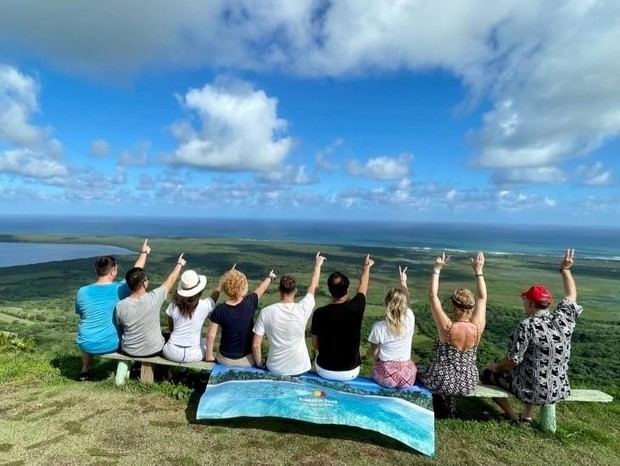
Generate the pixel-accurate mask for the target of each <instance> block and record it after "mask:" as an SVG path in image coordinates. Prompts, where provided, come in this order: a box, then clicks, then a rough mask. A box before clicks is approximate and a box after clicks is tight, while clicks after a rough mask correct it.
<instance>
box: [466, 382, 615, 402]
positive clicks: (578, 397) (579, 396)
mask: <svg viewBox="0 0 620 466" xmlns="http://www.w3.org/2000/svg"><path fill="white" fill-rule="evenodd" d="M570 392H571V393H570V396H569V397H568V398H567V399H566V400H562V401H590V402H598V403H610V402H611V401H613V399H614V398H613V397H612V396H611V395H608V394H607V393H605V392H601V391H600V390H590V389H587V388H571V391H570ZM467 396H471V397H476V398H510V397H512V396H513V395H512V393H510V392H508V391H506V390H504V389H502V388H499V387H496V386H493V385H478V386H477V387H476V389H475V390H474V392H473V393H471V394H469V395H467Z"/></svg>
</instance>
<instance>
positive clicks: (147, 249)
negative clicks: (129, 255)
mask: <svg viewBox="0 0 620 466" xmlns="http://www.w3.org/2000/svg"><path fill="white" fill-rule="evenodd" d="M140 252H143V253H145V254H146V255H147V256H148V255H149V254H150V253H151V247H150V246H149V240H148V238H147V239H145V240H144V243H142V248H141V249H140Z"/></svg>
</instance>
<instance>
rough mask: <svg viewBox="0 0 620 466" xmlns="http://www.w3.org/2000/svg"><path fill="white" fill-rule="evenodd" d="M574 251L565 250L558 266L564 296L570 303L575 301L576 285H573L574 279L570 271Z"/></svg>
mask: <svg viewBox="0 0 620 466" xmlns="http://www.w3.org/2000/svg"><path fill="white" fill-rule="evenodd" d="M574 258H575V250H574V249H567V250H566V253H565V254H564V259H562V263H561V264H560V273H561V274H562V282H563V283H564V296H565V297H566V299H570V300H571V301H577V285H575V279H574V278H573V274H572V272H571V271H570V269H571V267H572V266H573V264H574V263H575V260H574Z"/></svg>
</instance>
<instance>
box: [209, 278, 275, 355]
mask: <svg viewBox="0 0 620 466" xmlns="http://www.w3.org/2000/svg"><path fill="white" fill-rule="evenodd" d="M275 278H276V274H275V273H273V270H272V271H270V272H269V275H268V276H267V277H266V278H265V279H264V280H263V281H262V282H261V284H260V285H259V286H258V288H256V290H254V292H252V293H249V294H248V280H247V278H246V276H245V275H244V274H243V273H241V272H239V271H238V270H236V269H235V268H234V266H233V268H232V269H231V270H229V271H228V272H227V273H226V274H225V275H224V278H223V281H222V290H223V291H224V293H226V295H227V296H228V299H227V300H226V301H225V302H223V303H221V304H218V305H217V306H216V307H215V309H214V310H213V312H212V313H211V316H210V317H209V320H210V321H211V323H210V324H209V329H208V330H207V352H206V353H207V354H206V358H205V359H206V360H207V361H214V360H217V362H219V363H220V364H224V365H227V366H238V367H239V366H240V367H251V366H253V365H254V358H253V357H252V336H253V333H252V328H253V326H254V314H255V312H256V310H257V309H258V300H259V299H260V298H261V297H262V296H263V294H264V293H265V291H267V288H269V285H270V284H271V282H272V281H273V280H275ZM219 327H222V335H221V338H220V348H219V354H218V355H217V358H215V357H214V355H213V346H214V344H215V336H216V335H217V330H218V328H219Z"/></svg>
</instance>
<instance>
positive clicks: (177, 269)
mask: <svg viewBox="0 0 620 466" xmlns="http://www.w3.org/2000/svg"><path fill="white" fill-rule="evenodd" d="M186 263H187V262H186V261H185V259H183V254H181V255H180V256H179V258H178V259H177V263H176V264H175V266H174V269H172V272H170V274H169V275H168V278H166V280H165V281H164V283H162V286H163V287H164V288H166V290H167V291H168V293H170V290H171V289H172V287H173V286H174V282H176V281H177V278H179V274H180V273H181V269H182V268H183V267H185V264H186Z"/></svg>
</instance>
